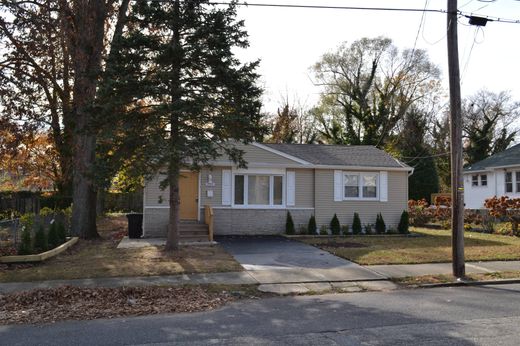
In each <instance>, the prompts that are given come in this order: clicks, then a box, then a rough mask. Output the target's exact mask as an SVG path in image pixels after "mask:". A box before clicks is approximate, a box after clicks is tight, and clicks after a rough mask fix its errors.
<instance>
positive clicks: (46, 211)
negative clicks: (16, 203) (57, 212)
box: [40, 207, 54, 217]
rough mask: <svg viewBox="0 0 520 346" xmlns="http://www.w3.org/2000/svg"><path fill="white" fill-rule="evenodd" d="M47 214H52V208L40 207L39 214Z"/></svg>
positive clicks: (43, 215)
mask: <svg viewBox="0 0 520 346" xmlns="http://www.w3.org/2000/svg"><path fill="white" fill-rule="evenodd" d="M49 215H54V210H52V209H51V208H48V207H44V208H41V209H40V216H42V217H45V216H49Z"/></svg>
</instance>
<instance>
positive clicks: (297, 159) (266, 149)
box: [251, 142, 312, 165]
mask: <svg viewBox="0 0 520 346" xmlns="http://www.w3.org/2000/svg"><path fill="white" fill-rule="evenodd" d="M251 145H254V146H255V147H257V148H260V149H263V150H265V151H269V152H271V153H273V154H276V155H278V156H282V157H285V158H286V159H289V160H292V161H295V162H298V163H301V164H302V165H312V164H311V163H310V162H307V161H305V160H302V159H300V158H298V157H296V156H292V155H289V154H286V153H284V152H283V151H279V150H276V149H273V148H270V147H268V146H265V145H262V144H260V143H256V142H253V143H251Z"/></svg>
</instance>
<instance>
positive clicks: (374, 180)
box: [343, 172, 379, 199]
mask: <svg viewBox="0 0 520 346" xmlns="http://www.w3.org/2000/svg"><path fill="white" fill-rule="evenodd" d="M343 186H344V193H343V198H344V199H376V198H378V195H379V194H378V190H379V174H378V173H353V172H352V173H351V172H348V173H344V174H343Z"/></svg>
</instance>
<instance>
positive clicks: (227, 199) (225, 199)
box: [222, 169, 231, 205]
mask: <svg viewBox="0 0 520 346" xmlns="http://www.w3.org/2000/svg"><path fill="white" fill-rule="evenodd" d="M222 205H231V170H229V169H223V170H222Z"/></svg>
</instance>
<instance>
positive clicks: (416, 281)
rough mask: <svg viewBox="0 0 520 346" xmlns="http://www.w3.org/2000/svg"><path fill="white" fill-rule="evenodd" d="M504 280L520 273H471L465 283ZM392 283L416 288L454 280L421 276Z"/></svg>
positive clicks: (453, 278) (443, 277) (515, 277)
mask: <svg viewBox="0 0 520 346" xmlns="http://www.w3.org/2000/svg"><path fill="white" fill-rule="evenodd" d="M505 279H520V271H510V272H494V273H471V274H467V275H466V278H465V280H466V281H493V280H505ZM392 281H394V282H396V283H398V284H402V285H405V286H417V285H424V284H440V283H452V282H455V281H456V278H455V277H454V276H452V275H443V274H439V275H423V276H410V277H405V278H394V279H392Z"/></svg>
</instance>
